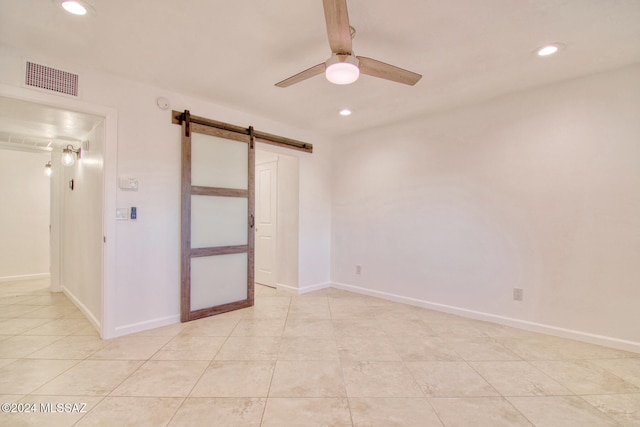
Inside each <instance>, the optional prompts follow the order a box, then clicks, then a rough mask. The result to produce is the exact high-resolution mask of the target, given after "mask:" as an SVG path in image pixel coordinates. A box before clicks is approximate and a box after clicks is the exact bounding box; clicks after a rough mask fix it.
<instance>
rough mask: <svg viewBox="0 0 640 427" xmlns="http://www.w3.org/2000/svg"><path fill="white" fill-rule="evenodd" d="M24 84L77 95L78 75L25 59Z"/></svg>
mask: <svg viewBox="0 0 640 427" xmlns="http://www.w3.org/2000/svg"><path fill="white" fill-rule="evenodd" d="M25 84H26V85H27V86H33V87H37V88H40V89H46V90H50V91H53V92H57V93H64V94H65V95H71V96H78V75H77V74H73V73H69V72H67V71H62V70H57V69H55V68H51V67H47V66H46V65H40V64H36V63H33V62H29V61H27V74H26V77H25Z"/></svg>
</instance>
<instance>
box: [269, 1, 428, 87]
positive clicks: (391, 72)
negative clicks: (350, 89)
mask: <svg viewBox="0 0 640 427" xmlns="http://www.w3.org/2000/svg"><path fill="white" fill-rule="evenodd" d="M323 5H324V18H325V21H326V22H327V34H328V36H329V46H330V47H331V52H332V54H331V57H330V58H329V59H328V60H327V61H325V62H323V63H321V64H318V65H316V66H313V67H311V68H309V69H306V70H304V71H302V72H300V73H298V74H296V75H294V76H291V77H289V78H288V79H285V80H283V81H281V82H279V83H276V86H278V87H289V86H291V85H293V84H296V83H300V82H301V81H303V80H307V79H309V78H311V77H314V76H317V75H318V74H322V73H325V75H326V77H327V80H329V81H330V82H331V83H335V84H350V83H353V82H355V81H356V80H357V79H358V77H359V76H360V73H362V74H367V75H370V76H373V77H379V78H382V79H386V80H391V81H394V82H398V83H404V84H407V85H411V86H413V85H415V84H416V83H418V80H420V79H421V78H422V76H421V75H420V74H417V73H414V72H412V71H408V70H404V69H402V68H398V67H395V66H393V65H389V64H386V63H384V62H380V61H377V60H375V59H371V58H367V57H364V56H356V55H354V54H353V50H352V48H351V39H352V30H353V28H352V27H350V26H349V14H348V12H347V0H323Z"/></svg>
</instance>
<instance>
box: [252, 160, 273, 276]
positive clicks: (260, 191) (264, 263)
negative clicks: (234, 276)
mask: <svg viewBox="0 0 640 427" xmlns="http://www.w3.org/2000/svg"><path fill="white" fill-rule="evenodd" d="M277 177H278V162H277V161H270V162H266V163H261V164H258V165H256V240H255V244H256V247H255V254H256V258H255V281H256V283H260V284H262V285H267V286H272V287H275V286H276V262H277V258H276V251H277V246H276V224H277V218H276V215H277V211H278V210H277V200H278V197H277V189H278V185H277V183H278V181H277Z"/></svg>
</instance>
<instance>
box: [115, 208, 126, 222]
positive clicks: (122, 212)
mask: <svg viewBox="0 0 640 427" xmlns="http://www.w3.org/2000/svg"><path fill="white" fill-rule="evenodd" d="M116 219H117V220H118V221H127V220H128V219H129V209H127V208H116Z"/></svg>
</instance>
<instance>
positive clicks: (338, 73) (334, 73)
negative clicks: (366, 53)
mask: <svg viewBox="0 0 640 427" xmlns="http://www.w3.org/2000/svg"><path fill="white" fill-rule="evenodd" d="M359 62H360V61H358V58H356V57H355V56H354V55H333V56H331V58H329V60H328V61H327V62H326V66H327V68H326V70H325V76H326V77H327V80H329V81H330V82H331V83H333V84H336V85H348V84H351V83H353V82H355V81H356V80H358V77H360V69H359V68H358V65H359Z"/></svg>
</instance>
